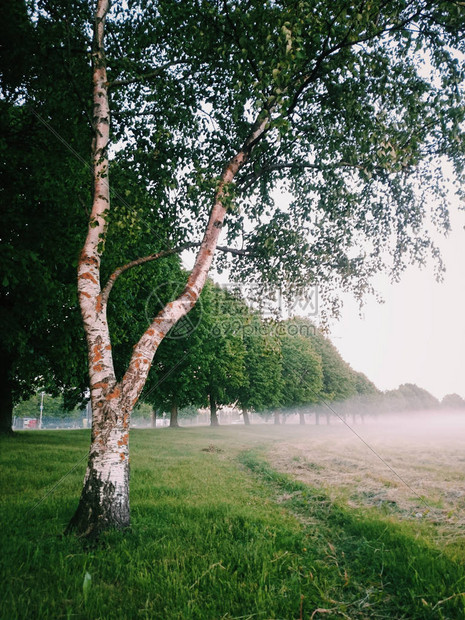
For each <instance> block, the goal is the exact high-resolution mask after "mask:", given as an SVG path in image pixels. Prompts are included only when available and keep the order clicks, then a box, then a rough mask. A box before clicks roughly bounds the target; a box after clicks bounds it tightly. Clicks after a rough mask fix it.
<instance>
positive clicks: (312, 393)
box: [280, 333, 323, 407]
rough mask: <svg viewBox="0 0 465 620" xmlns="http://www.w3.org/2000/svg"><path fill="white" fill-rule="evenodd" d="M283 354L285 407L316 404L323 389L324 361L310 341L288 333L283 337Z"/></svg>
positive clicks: (283, 398) (283, 399)
mask: <svg viewBox="0 0 465 620" xmlns="http://www.w3.org/2000/svg"><path fill="white" fill-rule="evenodd" d="M280 341H281V354H282V358H283V361H282V383H283V386H282V397H281V404H282V405H283V406H284V407H296V406H299V405H304V404H309V403H315V402H317V401H318V400H319V397H320V394H321V390H322V387H323V367H322V358H321V357H320V356H319V355H318V353H317V352H316V351H315V349H314V348H313V346H312V344H311V342H310V340H308V339H307V338H305V337H304V336H301V335H299V334H298V335H294V336H292V335H289V334H287V333H284V334H283V335H281V337H280Z"/></svg>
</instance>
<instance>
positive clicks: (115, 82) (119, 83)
mask: <svg viewBox="0 0 465 620" xmlns="http://www.w3.org/2000/svg"><path fill="white" fill-rule="evenodd" d="M185 62H186V61H185V60H172V61H171V62H167V63H166V65H162V66H161V67H158V68H157V69H155V70H154V71H151V72H150V73H146V74H145V75H139V76H138V77H133V78H127V79H126V80H113V82H108V88H115V87H118V86H129V85H130V84H139V83H141V82H146V81H149V80H153V79H154V78H157V77H158V76H160V75H161V74H162V73H163V71H165V70H166V69H169V68H170V67H174V66H175V65H182V64H183V63H185Z"/></svg>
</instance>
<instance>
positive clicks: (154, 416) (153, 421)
mask: <svg viewBox="0 0 465 620" xmlns="http://www.w3.org/2000/svg"><path fill="white" fill-rule="evenodd" d="M150 426H151V427H152V428H156V427H157V410H156V409H155V408H154V409H152V413H151V415H150Z"/></svg>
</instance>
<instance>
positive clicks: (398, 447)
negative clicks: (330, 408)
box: [270, 411, 465, 538]
mask: <svg viewBox="0 0 465 620" xmlns="http://www.w3.org/2000/svg"><path fill="white" fill-rule="evenodd" d="M333 420H334V416H332V418H331V425H319V426H316V425H307V426H304V427H302V426H299V427H296V426H286V427H282V439H283V441H282V442H278V445H276V446H275V448H274V449H273V453H272V455H270V456H271V459H272V463H273V466H274V467H276V468H277V469H279V470H281V471H285V472H288V473H290V474H292V475H294V476H296V477H297V478H298V479H299V480H301V481H302V482H305V483H308V484H310V485H311V486H313V487H316V488H322V489H324V490H325V491H326V492H327V493H328V494H329V495H330V496H331V497H332V498H334V499H337V498H340V499H344V500H346V501H347V502H348V503H349V504H350V505H353V506H372V507H376V508H377V509H380V510H381V511H383V512H385V513H386V514H388V515H389V514H392V515H393V516H394V515H395V516H396V517H397V518H401V519H409V520H415V519H417V520H427V521H429V522H433V523H435V524H436V525H438V526H439V528H438V535H440V536H444V537H454V538H455V537H457V536H459V535H460V531H461V529H462V528H463V526H464V525H465V486H464V481H465V413H464V412H458V413H454V412H444V411H435V412H432V411H428V412H415V413H411V414H405V413H403V414H399V415H392V416H383V417H378V418H377V419H373V418H366V422H365V423H363V424H360V423H357V424H353V423H351V422H350V421H348V422H347V424H345V423H342V422H341V421H339V420H336V421H334V422H333ZM462 534H463V531H462Z"/></svg>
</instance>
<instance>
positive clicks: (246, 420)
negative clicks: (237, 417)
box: [242, 407, 250, 426]
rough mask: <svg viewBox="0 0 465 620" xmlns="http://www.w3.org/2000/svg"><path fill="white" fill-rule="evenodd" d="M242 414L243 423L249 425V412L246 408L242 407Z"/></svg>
mask: <svg viewBox="0 0 465 620" xmlns="http://www.w3.org/2000/svg"><path fill="white" fill-rule="evenodd" d="M242 415H243V416H244V424H245V425H246V426H249V425H250V416H249V412H248V411H247V409H246V408H245V407H244V408H243V409H242Z"/></svg>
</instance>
